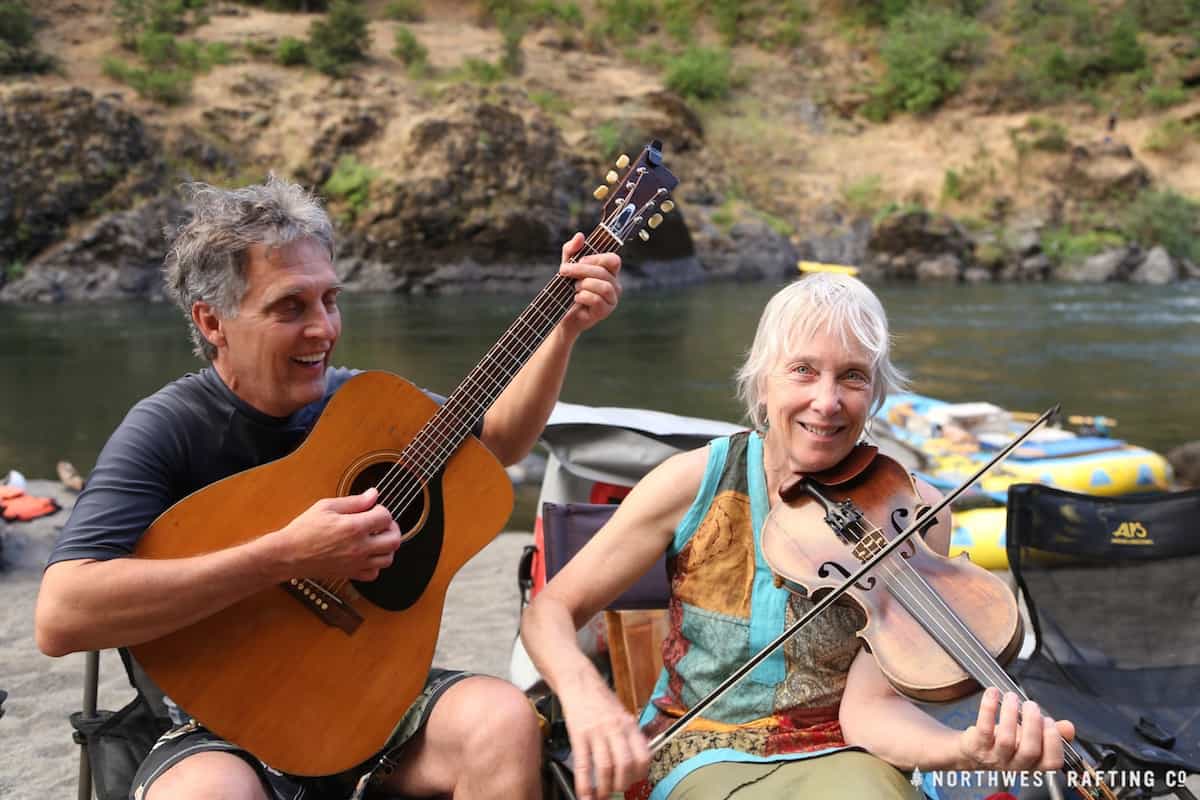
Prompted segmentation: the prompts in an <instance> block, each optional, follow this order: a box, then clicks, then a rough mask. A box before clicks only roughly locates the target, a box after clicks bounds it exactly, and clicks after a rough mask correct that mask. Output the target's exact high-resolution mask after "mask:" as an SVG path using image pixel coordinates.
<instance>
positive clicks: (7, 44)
mask: <svg viewBox="0 0 1200 800" xmlns="http://www.w3.org/2000/svg"><path fill="white" fill-rule="evenodd" d="M36 29H37V25H36V20H35V19H34V17H33V13H32V12H31V11H30V10H29V7H28V6H27V5H26V3H25V0H0V75H3V74H7V73H18V72H46V71H47V70H49V69H51V68H52V67H53V66H54V61H53V59H51V58H50V57H49V56H47V55H45V54H43V53H41V52H39V51H38V49H37V46H36V45H35V39H36V36H37V32H36Z"/></svg>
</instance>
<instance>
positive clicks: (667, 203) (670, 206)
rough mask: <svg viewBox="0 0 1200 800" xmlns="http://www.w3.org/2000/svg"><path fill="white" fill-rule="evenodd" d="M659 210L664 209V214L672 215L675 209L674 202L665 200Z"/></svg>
mask: <svg viewBox="0 0 1200 800" xmlns="http://www.w3.org/2000/svg"><path fill="white" fill-rule="evenodd" d="M659 208H661V209H662V212H663V213H664V214H670V213H671V211H672V210H673V209H674V208H675V203H674V201H672V200H663V201H662V205H660V206H659Z"/></svg>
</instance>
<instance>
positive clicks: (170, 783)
mask: <svg viewBox="0 0 1200 800" xmlns="http://www.w3.org/2000/svg"><path fill="white" fill-rule="evenodd" d="M191 190H192V211H193V216H192V218H191V220H190V221H188V222H187V223H186V224H185V225H184V226H182V228H180V229H179V231H178V232H177V233H176V235H175V237H174V239H173V242H172V246H171V250H170V252H169V253H168V256H167V259H166V266H165V276H166V283H167V288H168V290H169V292H170V293H171V295H172V296H173V297H174V299H175V300H176V302H177V303H178V304H179V305H180V307H181V308H182V309H183V311H184V313H185V315H186V316H187V318H188V319H189V321H190V324H191V334H192V338H193V341H194V342H195V344H196V352H197V354H198V355H201V356H202V357H204V358H206V359H207V360H208V361H210V362H211V366H210V367H209V368H207V369H205V370H203V371H201V372H200V373H199V374H195V375H188V376H185V377H183V378H181V379H179V380H177V381H175V382H174V383H171V384H169V385H168V386H166V387H164V388H163V389H161V390H160V391H159V392H157V393H156V394H154V395H152V396H151V397H149V398H146V399H145V400H143V401H141V402H140V403H138V404H137V405H136V406H134V408H133V409H132V410H131V411H130V413H129V414H128V416H127V417H126V418H125V420H124V421H123V422H122V423H121V425H120V426H119V427H118V428H117V430H116V431H115V432H114V434H113V436H112V438H111V439H110V440H109V442H108V444H107V445H106V446H105V448H104V450H103V451H102V452H101V454H100V457H99V459H98V461H97V464H96V468H95V470H94V472H93V473H92V476H91V478H90V479H89V481H88V485H87V487H86V489H85V490H84V492H83V494H82V495H80V497H79V500H78V503H77V504H76V506H75V510H74V512H73V513H72V515H71V518H70V520H69V521H68V523H67V525H66V527H65V528H64V530H63V534H62V537H61V539H60V541H59V543H58V544H57V546H56V548H55V550H54V552H53V553H52V555H51V557H50V564H49V566H48V567H47V569H46V572H45V575H44V577H43V581H42V588H41V592H40V594H39V597H38V605H37V612H36V634H37V641H38V646H39V648H41V650H42V651H43V652H45V653H46V654H48V655H52V656H60V655H64V654H66V653H70V652H75V651H80V650H92V649H99V648H106V647H117V646H131V645H136V644H139V643H142V642H146V641H149V640H153V639H156V638H159V637H161V636H164V635H166V634H168V633H171V632H173V631H175V630H178V629H180V628H182V627H185V626H187V625H190V624H193V623H195V622H197V621H199V620H201V619H204V618H205V617H207V616H209V615H211V614H214V613H216V612H218V611H220V610H222V609H224V608H227V607H228V606H230V605H232V604H233V603H236V602H238V601H240V600H242V599H244V598H246V597H248V596H249V595H251V594H254V593H256V592H260V591H263V590H266V589H268V588H270V587H271V586H273V585H275V584H278V583H280V582H282V581H285V580H287V579H288V578H289V577H296V576H304V575H319V576H323V577H330V578H343V579H355V580H371V579H373V578H375V577H376V576H377V575H378V573H379V570H380V569H382V568H384V567H387V566H388V565H389V564H390V563H391V561H392V556H393V553H394V552H395V551H396V549H397V547H398V546H399V543H400V532H399V530H398V528H397V525H396V523H395V522H394V521H393V519H392V516H391V513H390V512H389V510H388V509H386V508H384V507H383V506H381V505H378V504H377V498H378V493H377V491H376V490H375V489H370V490H368V491H367V492H365V493H363V494H360V495H353V496H349V497H340V498H331V499H326V500H322V501H319V502H317V503H315V504H314V505H313V506H312V507H310V508H309V509H308V510H306V511H305V512H304V513H302V514H300V515H299V516H298V517H296V518H295V519H294V520H292V521H291V522H290V523H289V524H288V525H286V526H285V527H283V528H282V529H280V530H277V531H266V530H264V531H262V536H260V537H258V538H256V539H254V540H252V541H249V542H246V543H244V544H241V545H238V546H235V547H229V548H226V549H223V550H219V551H217V552H213V553H209V554H206V555H202V556H197V557H191V558H178V559H166V560H150V559H136V558H128V557H127V556H129V555H130V554H131V553H132V552H133V549H134V547H135V545H136V544H137V541H138V538H139V537H140V536H141V535H142V533H143V532H144V531H145V530H146V528H147V527H148V526H149V524H150V523H151V522H153V520H154V519H155V518H156V517H157V516H158V515H159V514H160V513H161V512H163V511H164V510H166V509H167V508H168V507H169V506H170V505H171V504H173V503H174V502H175V501H177V500H179V499H180V498H182V497H184V496H186V495H187V494H189V493H191V492H193V491H195V490H197V489H199V488H201V487H203V486H206V485H208V484H209V483H212V482H213V481H215V480H218V479H220V478H222V477H225V476H227V475H231V474H233V473H236V472H240V471H242V470H244V469H247V468H249V467H253V466H256V465H258V464H261V463H265V462H267V461H270V460H274V459H276V458H279V457H281V456H283V455H286V454H287V453H288V452H291V451H292V450H293V449H295V447H296V446H297V445H299V443H300V442H301V441H302V440H303V438H304V437H305V435H307V433H308V431H310V430H311V428H312V426H313V425H314V424H315V422H316V419H317V417H318V416H319V415H320V412H321V410H322V409H323V408H324V407H325V404H326V403H327V402H328V400H329V398H330V396H331V395H332V394H333V393H334V392H335V391H336V390H337V388H338V387H339V386H341V384H342V383H344V382H345V381H346V380H347V379H348V378H349V377H350V376H351V375H352V374H353V372H352V371H351V370H347V369H343V368H332V367H331V366H330V363H331V357H332V353H333V349H334V346H335V345H336V344H337V340H338V336H339V334H340V333H341V318H340V315H339V312H338V305H337V297H338V292H339V290H340V284H339V281H338V278H337V275H336V273H335V272H334V268H333V262H332V257H333V250H334V247H333V229H332V225H331V223H330V221H329V218H328V216H327V215H326V213H325V211H324V210H323V209H322V208H321V206H320V205H319V203H318V202H317V201H315V200H314V199H313V198H312V197H311V196H310V195H308V194H307V193H306V192H305V191H304V190H303V189H301V188H300V187H299V186H296V185H294V184H290V183H288V182H285V181H282V180H279V179H277V178H275V177H271V178H270V179H268V181H267V182H266V183H265V184H262V185H256V186H250V187H246V188H243V189H239V190H235V191H226V190H222V189H217V188H214V187H210V186H206V185H202V184H197V185H193V186H192V187H191ZM583 246H584V245H583V237H582V236H580V235H578V234H576V236H575V237H573V238H572V239H571V241H569V242H568V243H567V244H566V245H564V247H563V261H564V263H563V265H562V266H561V268H560V273H561V274H562V275H564V276H566V277H569V278H572V279H574V280H575V286H576V292H575V304H574V305H573V306H572V308H571V310H570V311H569V312H568V313H567V315H566V316H565V318H564V319H563V320H562V321H561V322H560V323H559V324H558V326H557V327H556V328H555V329H554V330H553V331H552V332H551V334H550V335H549V336H548V338H547V339H546V341H545V342H544V343H543V344H542V346H541V347H540V348H539V349H538V350H537V352H536V353H535V354H534V355H533V357H532V358H531V359H530V361H529V362H528V363H527V364H526V365H525V366H524V367H523V368H522V369H521V371H520V372H518V373H517V375H516V376H515V377H514V379H513V381H512V383H511V385H510V386H509V387H508V388H507V389H506V390H505V391H504V392H503V393H502V394H501V395H500V397H499V398H498V399H497V401H496V402H495V404H494V405H493V406H492V407H491V409H490V410H488V411H487V413H486V415H485V417H484V419H483V424H482V430H481V431H477V433H478V434H479V435H480V437H481V439H482V441H483V443H484V444H485V445H487V446H488V447H489V448H490V449H491V450H492V452H493V453H495V454H496V456H497V457H498V458H499V459H500V461H502V462H503V463H505V464H512V463H514V462H516V461H518V460H519V459H521V458H522V457H524V456H525V455H526V454H527V453H528V452H529V450H530V448H531V447H532V446H533V444H534V442H535V441H536V439H537V436H538V435H539V433H540V432H541V430H542V427H543V426H544V424H545V421H546V418H547V417H548V416H549V413H550V410H551V409H552V407H553V405H554V402H555V400H556V399H557V397H558V393H559V390H560V389H561V386H562V379H563V374H564V372H565V369H566V365H567V360H568V357H569V355H570V351H571V348H572V346H573V344H574V342H575V340H576V339H577V338H578V336H579V334H580V333H582V332H583V331H584V330H586V329H588V328H590V327H591V326H592V325H594V324H595V323H597V322H598V321H600V320H601V319H603V318H605V317H607V316H608V315H609V314H610V313H611V312H612V310H613V308H614V307H615V306H616V304H617V301H618V297H619V295H620V285H619V283H618V281H617V277H616V275H617V272H618V270H619V269H620V259H619V258H617V256H616V255H613V254H601V255H590V256H587V257H586V258H583V259H582V260H581V261H580V262H578V263H573V264H571V263H566V262H567V259H569V258H570V257H572V256H573V255H575V254H577V253H579V252H580V250H581V249H582V248H583ZM184 711H186V710H185V709H184V710H178V713H177V716H178V719H177V720H176V722H177V727H176V728H175V729H173V730H172V731H171V732H169V733H168V734H166V735H165V736H164V737H163V738H162V739H161V740H160V741H159V742H158V744H157V745H156V746H155V748H154V750H153V751H152V752H151V754H150V756H149V757H148V758H147V759H146V761H145V762H144V763H143V764H142V767H141V769H140V770H139V772H138V774H137V776H136V777H135V779H134V783H133V787H132V789H131V795H132V796H133V797H134V798H136V800H164V798H185V797H203V798H217V797H219V798H239V799H241V798H245V799H246V800H251V799H253V800H264V799H268V800H281V799H282V798H289V800H294V799H295V798H300V797H301V796H303V797H305V798H314V797H340V796H345V795H346V793H347V792H346V787H350V788H353V787H354V786H355V784H356V783H357V782H358V779H359V778H360V777H361V774H362V773H365V772H367V770H366V769H365V768H364V769H362V770H359V771H358V772H357V773H355V774H352V775H343V776H338V777H337V778H329V779H323V778H318V779H311V778H297V777H294V776H288V775H282V774H280V773H278V772H276V771H275V770H273V769H271V768H270V767H269V766H268V765H265V764H262V763H260V762H259V761H258V760H257V759H255V758H254V757H253V756H252V755H251V754H249V753H247V752H245V751H243V750H240V749H239V748H237V747H235V746H234V745H232V744H231V743H229V742H225V741H222V740H221V739H219V738H218V737H216V736H215V735H214V734H212V733H211V732H209V731H207V730H205V729H204V728H203V727H202V726H200V725H198V724H197V723H196V722H194V721H192V720H189V719H187V718H186V716H185V715H184V713H183V712H184ZM281 724H286V722H285V721H281ZM398 730H400V731H401V732H402V733H400V734H398V735H397V738H394V739H393V741H392V742H390V743H389V747H388V749H387V751H386V754H387V760H386V765H385V768H384V769H380V770H377V771H376V772H375V773H374V775H373V776H372V778H371V779H370V780H371V781H372V784H371V786H372V788H379V789H382V790H383V791H384V792H385V793H388V794H396V793H403V794H405V795H412V796H432V795H452V796H453V797H455V798H475V797H504V798H522V797H524V798H532V797H536V796H537V795H538V792H539V783H538V765H539V761H540V753H541V744H540V738H539V735H538V728H537V723H536V718H535V717H534V714H533V712H532V710H531V708H530V706H529V704H528V703H527V702H526V700H525V698H524V696H523V695H522V694H521V693H520V692H519V691H518V690H517V689H516V688H515V687H513V686H511V685H509V684H507V683H505V682H503V681H500V680H497V679H494V678H489V677H483V676H469V675H465V674H463V673H454V672H448V671H439V670H434V671H433V673H432V674H431V675H430V677H429V682H428V683H427V685H426V689H425V691H424V693H423V694H422V695H421V697H420V698H419V699H418V700H417V701H416V702H415V703H414V704H413V706H412V707H411V708H410V709H409V711H408V713H407V715H406V716H405V719H404V723H403V724H402V725H400V726H399V728H398ZM413 731H415V732H413ZM406 735H407V736H408V738H407V739H405V738H404V737H405V736H406ZM373 761H375V762H377V759H375V760H373Z"/></svg>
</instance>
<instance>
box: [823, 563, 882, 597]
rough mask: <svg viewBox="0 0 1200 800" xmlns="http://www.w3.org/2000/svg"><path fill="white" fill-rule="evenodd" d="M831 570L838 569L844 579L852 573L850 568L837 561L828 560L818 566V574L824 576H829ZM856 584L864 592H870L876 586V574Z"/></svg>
mask: <svg viewBox="0 0 1200 800" xmlns="http://www.w3.org/2000/svg"><path fill="white" fill-rule="evenodd" d="M831 570H833V571H836V572H837V573H838V574H839V575H841V576H842V580H845V579H846V578H849V577H850V574H851V573H850V570H848V569H846V568H845V567H843V566H842V565H841V564H839V563H837V562H836V561H826V562H825V563H824V564H822V565H821V566H819V567H818V568H817V575H819V576H820V577H822V578H828V577H829V573H830V571H831ZM854 585H855V586H857V587H858V588H859V589H861V590H863V591H864V592H869V591H871V590H872V589H874V588H875V576H874V575H868V576H867V577H866V580H865V581H858V582H857V583H855V584H854Z"/></svg>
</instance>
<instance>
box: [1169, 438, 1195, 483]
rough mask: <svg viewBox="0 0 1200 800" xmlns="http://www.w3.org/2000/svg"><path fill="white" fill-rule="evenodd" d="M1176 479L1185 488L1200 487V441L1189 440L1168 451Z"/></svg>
mask: <svg viewBox="0 0 1200 800" xmlns="http://www.w3.org/2000/svg"><path fill="white" fill-rule="evenodd" d="M1167 462H1168V463H1169V464H1170V465H1171V469H1172V470H1174V472H1175V480H1176V482H1177V483H1179V485H1180V486H1182V487H1183V488H1185V489H1189V488H1190V489H1200V441H1195V442H1188V443H1186V444H1181V445H1179V446H1178V447H1176V448H1173V449H1172V450H1170V451H1169V452H1168V453H1167Z"/></svg>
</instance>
